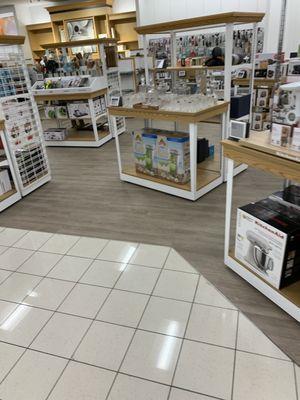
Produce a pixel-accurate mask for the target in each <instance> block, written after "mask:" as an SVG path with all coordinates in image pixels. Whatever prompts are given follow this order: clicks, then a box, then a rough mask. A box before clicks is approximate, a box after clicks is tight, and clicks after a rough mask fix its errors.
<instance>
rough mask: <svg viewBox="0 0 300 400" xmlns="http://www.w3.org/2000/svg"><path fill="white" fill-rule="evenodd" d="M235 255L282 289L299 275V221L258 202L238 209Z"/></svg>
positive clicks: (267, 280) (299, 276) (277, 287)
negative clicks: (297, 222)
mask: <svg viewBox="0 0 300 400" xmlns="http://www.w3.org/2000/svg"><path fill="white" fill-rule="evenodd" d="M235 257H236V258H237V259H238V260H239V261H241V262H242V263H243V264H245V265H246V266H247V267H248V268H249V269H250V270H252V271H253V272H254V273H256V274H257V275H259V276H260V277H262V278H263V279H264V280H265V281H266V282H268V283H269V284H270V285H272V286H273V287H275V288H276V289H281V288H283V287H285V286H288V285H289V284H291V283H293V282H295V281H297V280H298V279H299V278H300V227H299V224H296V223H294V222H293V221H292V220H290V219H288V218H287V217H285V216H283V215H282V214H280V213H279V212H277V211H274V210H270V209H267V208H265V207H262V206H261V205H259V204H253V203H251V204H248V205H246V206H243V207H241V208H239V209H238V213H237V227H236V241H235Z"/></svg>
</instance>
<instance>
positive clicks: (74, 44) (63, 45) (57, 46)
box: [41, 38, 117, 50]
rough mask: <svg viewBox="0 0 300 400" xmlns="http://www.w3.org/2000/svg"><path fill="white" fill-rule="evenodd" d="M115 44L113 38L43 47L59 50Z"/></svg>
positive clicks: (44, 46)
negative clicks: (62, 48)
mask: <svg viewBox="0 0 300 400" xmlns="http://www.w3.org/2000/svg"><path fill="white" fill-rule="evenodd" d="M101 43H104V44H111V43H112V44H114V43H117V40H116V39H113V38H104V39H85V40H76V41H73V42H70V41H69V42H54V43H46V44H42V45H41V47H43V48H44V49H45V50H46V49H58V48H60V47H78V46H92V45H97V44H101Z"/></svg>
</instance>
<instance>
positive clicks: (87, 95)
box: [33, 88, 107, 101]
mask: <svg viewBox="0 0 300 400" xmlns="http://www.w3.org/2000/svg"><path fill="white" fill-rule="evenodd" d="M106 92H107V89H106V88H105V89H99V90H95V91H94V92H77V93H49V94H48V93H46V94H35V93H34V94H33V95H34V98H35V101H50V100H88V99H93V98H95V97H98V96H101V95H103V94H106Z"/></svg>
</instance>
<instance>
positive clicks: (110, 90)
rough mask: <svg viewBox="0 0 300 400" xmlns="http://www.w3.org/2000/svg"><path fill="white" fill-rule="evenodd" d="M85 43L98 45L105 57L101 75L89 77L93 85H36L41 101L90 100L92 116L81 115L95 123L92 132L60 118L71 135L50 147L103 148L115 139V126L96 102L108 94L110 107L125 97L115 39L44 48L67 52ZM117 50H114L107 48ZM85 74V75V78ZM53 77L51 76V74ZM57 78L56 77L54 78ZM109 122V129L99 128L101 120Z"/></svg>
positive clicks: (120, 123) (120, 127)
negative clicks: (65, 86) (113, 101)
mask: <svg viewBox="0 0 300 400" xmlns="http://www.w3.org/2000/svg"><path fill="white" fill-rule="evenodd" d="M84 46H89V47H91V46H96V47H97V52H98V55H99V58H100V60H101V68H102V73H101V75H100V76H96V77H89V76H88V75H87V76H85V75H84V76H85V77H88V78H89V81H90V84H89V85H88V86H87V87H82V88H81V87H79V88H53V89H42V90H41V89H36V86H37V84H35V85H34V87H33V92H34V95H35V99H36V100H37V101H38V102H43V103H44V102H46V101H63V102H76V101H84V102H87V103H88V107H89V114H90V115H89V117H83V118H78V120H82V121H84V122H86V121H88V122H90V124H91V128H92V129H91V131H89V130H87V129H86V127H85V128H84V129H82V130H81V129H80V128H79V129H78V130H76V129H75V128H72V127H70V120H57V121H60V122H59V123H60V124H61V126H62V127H66V128H67V130H68V131H69V133H70V134H68V135H67V137H66V139H65V140H49V141H47V142H46V145H47V146H61V147H100V146H102V145H103V144H104V143H106V142H107V141H109V140H111V139H112V138H113V137H114V136H115V134H116V131H114V125H113V124H112V123H111V120H110V118H109V115H108V113H107V111H105V112H101V114H96V112H95V107H94V104H95V101H96V99H97V98H99V96H104V97H105V103H106V106H107V105H108V104H109V103H110V99H111V97H112V96H121V95H122V90H121V79H120V73H119V69H118V60H117V47H116V40H115V39H89V40H80V41H76V42H57V43H49V44H44V45H43V46H42V47H43V48H44V49H45V50H46V52H50V51H52V52H53V51H57V50H58V49H62V52H63V54H65V55H67V52H68V49H72V48H75V47H84ZM111 49H113V51H114V54H113V52H111V51H108V52H107V50H111ZM84 76H83V75H82V77H84ZM49 79H51V77H49ZM52 79H56V78H52ZM105 119H106V120H107V121H108V125H109V130H108V131H105V130H101V129H98V122H99V121H100V120H101V121H102V122H103V121H105ZM117 126H118V134H120V133H122V132H124V131H125V120H124V119H119V120H118V124H117Z"/></svg>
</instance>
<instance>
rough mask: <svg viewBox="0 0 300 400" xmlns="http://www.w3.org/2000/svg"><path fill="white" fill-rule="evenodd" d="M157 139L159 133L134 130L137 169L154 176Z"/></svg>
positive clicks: (133, 139)
mask: <svg viewBox="0 0 300 400" xmlns="http://www.w3.org/2000/svg"><path fill="white" fill-rule="evenodd" d="M156 139H157V135H156V134H155V133H153V132H150V130H149V131H147V132H140V131H136V132H133V134H132V141H133V154H134V160H135V169H136V171H138V172H142V173H143V174H147V175H152V176H154V175H155V174H156V172H157V166H156V162H157V157H156Z"/></svg>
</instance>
